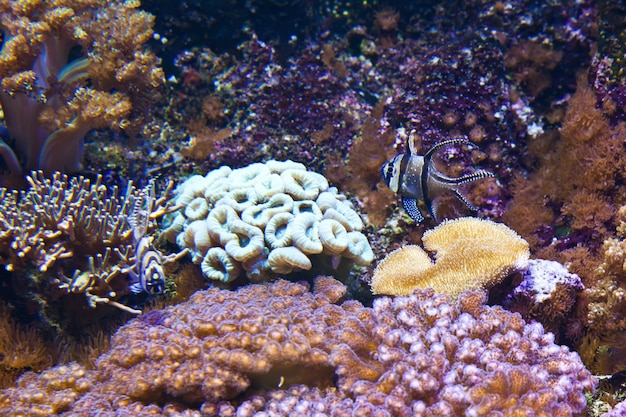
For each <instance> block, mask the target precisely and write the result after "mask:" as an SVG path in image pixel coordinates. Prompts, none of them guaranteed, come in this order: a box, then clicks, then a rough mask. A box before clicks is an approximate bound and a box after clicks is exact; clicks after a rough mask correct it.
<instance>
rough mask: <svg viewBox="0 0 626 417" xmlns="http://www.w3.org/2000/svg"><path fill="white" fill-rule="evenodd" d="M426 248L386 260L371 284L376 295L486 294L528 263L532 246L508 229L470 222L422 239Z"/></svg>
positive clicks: (398, 252) (455, 222) (404, 251)
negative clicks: (472, 291) (426, 292)
mask: <svg viewBox="0 0 626 417" xmlns="http://www.w3.org/2000/svg"><path fill="white" fill-rule="evenodd" d="M422 241H423V242H424V248H425V249H426V250H428V251H432V252H435V257H434V258H435V259H434V262H433V261H432V260H431V259H430V257H429V255H428V254H427V253H426V252H425V251H424V250H423V249H421V248H420V247H419V246H406V247H403V248H400V249H397V250H395V251H393V252H391V253H390V254H389V255H387V256H386V257H385V259H383V260H382V261H381V262H380V263H379V264H378V266H377V267H376V270H375V271H374V276H373V278H372V283H371V287H372V292H373V293H374V294H388V295H408V294H411V293H412V292H413V291H414V290H415V289H416V288H428V287H432V288H433V289H434V290H435V291H436V292H440V293H445V294H448V295H450V296H451V297H452V298H456V297H458V296H459V295H460V294H461V293H462V292H463V291H465V290H469V289H486V288H490V287H492V286H493V285H495V284H497V283H499V282H501V281H502V280H503V279H504V278H505V277H506V276H507V275H508V274H510V273H511V272H512V271H513V270H515V269H522V268H524V267H525V265H526V264H527V262H528V258H529V255H530V253H529V249H528V242H526V241H525V240H524V239H522V238H521V237H520V236H519V235H517V233H515V232H514V231H513V230H511V229H509V228H508V227H507V226H505V225H504V224H500V223H495V222H492V221H490V220H481V219H476V218H472V217H464V218H460V219H455V220H450V221H446V222H444V223H442V224H440V225H439V226H437V227H436V228H434V229H432V230H430V231H428V232H426V233H424V237H423V238H422Z"/></svg>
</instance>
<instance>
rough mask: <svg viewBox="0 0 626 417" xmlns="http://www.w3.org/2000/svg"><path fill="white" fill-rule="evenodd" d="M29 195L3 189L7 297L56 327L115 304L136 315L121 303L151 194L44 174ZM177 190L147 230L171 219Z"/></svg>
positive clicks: (159, 205) (0, 236)
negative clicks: (140, 217)
mask: <svg viewBox="0 0 626 417" xmlns="http://www.w3.org/2000/svg"><path fill="white" fill-rule="evenodd" d="M28 182H29V183H30V185H31V187H30V189H29V190H27V191H21V192H17V191H10V190H7V189H6V188H2V189H0V195H1V196H2V210H1V212H0V264H1V265H4V266H5V269H6V271H7V272H6V273H4V274H3V275H2V281H3V285H4V288H5V290H4V296H5V297H9V296H11V297H14V299H13V300H12V302H13V303H19V304H23V305H24V307H25V310H27V311H28V310H35V311H39V312H40V314H42V316H43V317H46V318H47V319H48V320H49V321H50V322H51V323H53V324H54V325H59V324H60V323H59V321H64V322H65V321H67V322H69V323H71V325H73V326H80V325H81V323H84V320H87V319H88V318H89V317H91V318H92V319H93V317H92V315H91V314H90V313H89V310H92V309H93V308H94V307H96V306H100V305H109V306H114V307H117V308H121V309H123V310H125V311H132V312H136V310H134V309H132V308H130V307H127V306H125V305H123V304H122V303H120V302H119V300H120V299H121V298H122V297H123V296H125V295H127V294H128V293H129V292H130V285H131V280H130V279H128V278H127V276H126V273H125V271H124V268H125V267H130V266H132V265H134V264H135V263H136V259H135V255H136V253H135V249H136V248H135V246H134V242H133V233H134V232H135V228H134V227H133V225H132V224H131V223H132V219H133V216H134V215H136V214H137V212H138V210H139V209H144V208H145V207H144V205H145V204H146V199H147V195H146V194H147V192H149V191H150V189H152V185H151V186H149V187H148V189H137V188H135V187H134V186H133V185H132V183H131V184H128V187H127V190H126V192H125V194H123V195H121V193H120V190H119V189H118V188H117V187H115V188H114V189H113V190H111V191H109V190H108V189H107V187H106V186H104V185H102V177H101V176H98V177H97V178H96V179H95V181H93V182H92V181H90V180H89V179H87V178H84V177H77V178H72V179H71V180H70V179H69V178H68V177H67V176H66V175H63V174H60V173H58V172H57V173H55V174H54V175H53V177H52V178H51V179H48V178H45V177H44V174H43V173H42V172H41V171H38V172H34V173H33V174H32V176H29V177H28ZM172 188H173V185H170V187H169V188H168V189H167V190H165V191H164V196H163V197H162V198H160V199H158V200H156V201H154V204H152V205H151V208H150V209H149V212H147V213H146V219H145V221H146V223H145V224H144V225H143V226H145V231H147V232H148V231H149V232H152V231H153V230H154V228H155V226H156V222H155V219H157V218H158V217H160V216H161V215H163V214H164V213H165V212H167V210H168V208H169V203H166V201H165V200H166V199H167V198H168V195H169V193H170V192H171V189H172Z"/></svg>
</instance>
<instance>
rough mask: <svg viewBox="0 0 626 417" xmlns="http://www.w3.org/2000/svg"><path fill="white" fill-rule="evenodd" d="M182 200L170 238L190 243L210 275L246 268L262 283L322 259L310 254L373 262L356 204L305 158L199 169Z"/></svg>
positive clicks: (221, 276) (222, 276)
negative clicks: (309, 167) (308, 166)
mask: <svg viewBox="0 0 626 417" xmlns="http://www.w3.org/2000/svg"><path fill="white" fill-rule="evenodd" d="M176 203H177V204H178V205H180V206H181V209H180V211H179V212H178V213H177V214H175V215H174V217H173V221H172V224H171V226H170V228H169V229H167V230H166V231H165V236H166V237H167V239H168V240H169V241H171V242H173V243H174V242H175V243H177V244H178V245H179V246H181V247H185V248H189V249H190V251H191V253H192V256H193V261H194V262H195V263H197V264H201V265H202V270H203V272H204V274H205V276H207V277H208V278H210V279H217V280H222V281H232V280H234V279H236V278H237V277H238V276H239V275H240V274H242V273H245V274H246V275H247V276H248V278H249V279H250V280H253V281H258V280H262V279H265V278H268V277H271V276H274V275H275V274H288V273H291V272H294V271H298V270H303V269H307V270H308V269H311V268H312V267H313V266H314V264H315V259H314V258H310V255H315V256H316V257H317V256H333V257H343V258H348V259H350V260H351V261H352V262H354V263H356V264H359V265H367V264H369V263H371V262H372V260H373V253H372V249H371V247H370V245H369V243H368V241H367V239H366V237H365V236H364V235H363V234H362V233H361V232H360V231H361V229H362V228H363V222H362V221H361V218H360V217H359V215H358V213H357V212H356V211H354V209H353V208H352V205H351V204H350V202H349V201H348V200H347V199H346V197H345V196H343V195H342V194H339V193H338V192H337V190H336V189H335V188H332V187H330V186H329V184H328V181H327V180H326V178H325V177H324V176H323V175H321V174H318V173H315V172H311V171H307V170H306V168H305V166H304V165H302V164H300V163H297V162H293V161H268V162H267V163H265V164H262V163H257V164H252V165H249V166H247V167H244V168H240V169H234V170H233V169H231V168H229V167H221V168H219V169H216V170H214V171H211V172H209V173H208V174H207V175H206V176H204V177H203V176H200V175H195V176H193V177H190V178H189V179H187V181H185V182H184V183H183V184H181V185H180V186H179V188H178V196H177V198H176ZM200 223H202V227H200V226H201V225H200ZM205 225H206V227H204V226H205ZM197 233H201V235H199V236H195V235H196V234H197ZM218 249H219V250H218ZM317 254H319V255H317Z"/></svg>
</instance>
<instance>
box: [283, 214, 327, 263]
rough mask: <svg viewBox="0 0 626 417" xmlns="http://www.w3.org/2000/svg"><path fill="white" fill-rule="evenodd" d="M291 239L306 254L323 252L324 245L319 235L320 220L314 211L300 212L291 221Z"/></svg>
mask: <svg viewBox="0 0 626 417" xmlns="http://www.w3.org/2000/svg"><path fill="white" fill-rule="evenodd" d="M291 240H292V241H293V244H294V245H295V246H296V247H297V248H298V249H300V250H301V251H302V252H304V253H306V254H318V253H322V251H323V250H324V246H322V242H321V241H320V236H319V221H318V219H317V216H316V215H315V214H313V213H300V214H298V215H296V216H295V218H294V219H293V222H292V223H291Z"/></svg>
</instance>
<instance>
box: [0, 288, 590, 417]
mask: <svg viewBox="0 0 626 417" xmlns="http://www.w3.org/2000/svg"><path fill="white" fill-rule="evenodd" d="M343 291H345V288H342V287H341V285H340V284H339V283H338V282H337V281H334V280H333V279H331V278H324V277H320V278H318V279H317V282H316V286H315V290H314V292H313V293H311V292H308V291H307V286H305V285H302V284H294V283H288V282H286V281H277V282H275V283H273V284H256V285H250V286H247V287H244V288H241V289H239V290H237V291H236V292H230V291H228V290H218V289H215V288H214V289H210V290H208V291H201V292H198V293H196V294H194V295H193V296H192V297H191V299H190V300H189V301H187V302H185V303H181V304H179V305H177V306H173V307H168V308H167V309H164V310H155V311H152V312H150V313H149V314H146V315H145V316H142V317H140V318H138V319H135V320H133V321H131V322H130V323H128V324H127V325H125V326H123V327H122V328H121V329H120V330H119V331H118V332H117V334H116V335H115V336H114V337H113V340H112V345H111V350H110V351H108V352H107V353H105V354H103V355H102V356H101V357H100V358H99V359H98V361H97V362H96V367H95V369H93V370H86V369H85V368H83V367H81V366H79V365H76V364H69V365H64V366H58V367H55V368H52V369H50V370H47V371H45V372H43V373H42V374H40V375H36V374H34V373H28V374H25V375H23V376H22V377H21V378H20V380H19V382H18V385H17V387H15V388H10V389H5V390H3V391H2V392H0V413H2V414H3V415H7V416H17V415H20V413H28V414H29V415H32V416H39V415H42V416H43V415H50V414H59V415H61V416H63V415H83V414H85V413H87V414H92V415H93V414H94V413H96V414H108V413H115V414H118V415H119V414H124V413H131V414H134V415H143V414H148V413H149V414H150V415H171V414H172V413H185V415H192V416H196V415H198V416H200V415H207V416H216V415H238V416H251V415H254V414H255V413H261V414H259V415H280V416H286V415H290V416H304V415H313V414H314V413H315V412H317V413H326V412H331V411H332V412H333V413H334V414H335V415H354V414H359V415H391V416H404V415H417V416H419V415H424V416H425V415H435V414H437V415H442V414H446V415H461V414H468V415H488V414H490V413H492V414H495V413H504V412H507V413H516V414H524V415H526V414H530V413H534V414H537V415H573V414H576V413H580V412H581V411H583V410H584V408H585V404H586V400H585V395H584V394H585V393H589V392H591V391H593V390H594V388H595V386H596V384H597V381H596V379H595V378H594V377H592V376H591V374H590V373H589V372H588V371H587V370H586V369H585V368H584V366H582V363H581V362H580V359H579V357H578V355H577V354H576V353H573V352H570V351H569V350H568V349H567V348H566V347H564V346H558V345H555V344H554V343H553V337H552V335H551V334H549V333H544V331H543V329H542V327H541V325H540V324H537V323H535V324H526V323H525V322H524V321H523V320H522V319H521V317H520V315H519V314H515V313H510V312H507V311H505V310H503V309H502V308H500V307H487V306H484V305H483V304H482V303H483V302H484V298H483V297H482V296H481V295H479V294H477V293H471V292H470V293H467V295H465V296H463V297H461V299H460V304H459V305H458V306H456V305H452V304H450V303H449V299H448V298H447V297H446V296H443V295H438V294H435V293H434V292H433V291H432V290H418V291H416V292H415V293H414V294H413V295H411V296H408V297H396V298H395V299H392V298H388V297H383V298H380V299H378V300H377V301H376V302H375V303H374V307H373V308H367V307H363V306H362V305H361V304H360V303H358V302H355V301H346V302H343V303H342V304H335V303H337V302H338V300H339V297H341V295H342V294H343ZM303 370H306V372H304V371H303ZM383 413H384V414H383Z"/></svg>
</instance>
